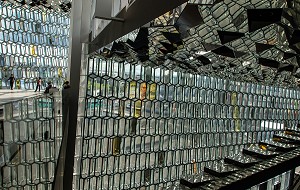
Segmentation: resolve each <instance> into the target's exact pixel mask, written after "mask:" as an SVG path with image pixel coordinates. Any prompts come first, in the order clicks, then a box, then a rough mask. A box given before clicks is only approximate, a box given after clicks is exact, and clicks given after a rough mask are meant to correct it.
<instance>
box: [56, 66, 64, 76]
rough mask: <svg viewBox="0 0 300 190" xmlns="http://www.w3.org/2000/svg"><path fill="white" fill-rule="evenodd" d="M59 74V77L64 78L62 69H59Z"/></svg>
mask: <svg viewBox="0 0 300 190" xmlns="http://www.w3.org/2000/svg"><path fill="white" fill-rule="evenodd" d="M57 72H58V77H62V75H63V74H62V68H58V71H57Z"/></svg>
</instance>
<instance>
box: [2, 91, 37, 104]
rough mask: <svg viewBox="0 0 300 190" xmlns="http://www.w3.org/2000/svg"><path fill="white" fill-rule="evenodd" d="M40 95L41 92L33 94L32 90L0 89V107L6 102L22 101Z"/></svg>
mask: <svg viewBox="0 0 300 190" xmlns="http://www.w3.org/2000/svg"><path fill="white" fill-rule="evenodd" d="M41 94H43V91H41V92H34V90H16V89H14V90H9V89H0V105H1V104H6V103H8V102H13V101H17V100H22V99H24V98H28V97H34V96H39V95H41Z"/></svg>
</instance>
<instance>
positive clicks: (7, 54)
mask: <svg viewBox="0 0 300 190" xmlns="http://www.w3.org/2000/svg"><path fill="white" fill-rule="evenodd" d="M0 15H1V24H0V27H1V31H0V46H1V47H0V78H1V81H0V88H7V86H8V85H9V82H8V78H9V77H10V75H11V74H14V76H15V78H16V80H15V87H16V88H17V89H34V88H35V84H36V78H38V77H41V78H42V80H43V83H42V85H43V86H46V84H47V82H49V81H50V82H52V83H53V85H54V86H58V87H60V86H61V85H62V83H63V81H64V80H65V78H66V76H67V66H68V47H69V27H70V26H69V25H70V19H69V15H68V14H67V13H56V12H53V11H50V10H48V11H46V10H41V9H35V8H26V7H21V6H15V5H12V4H10V3H4V2H1V4H0Z"/></svg>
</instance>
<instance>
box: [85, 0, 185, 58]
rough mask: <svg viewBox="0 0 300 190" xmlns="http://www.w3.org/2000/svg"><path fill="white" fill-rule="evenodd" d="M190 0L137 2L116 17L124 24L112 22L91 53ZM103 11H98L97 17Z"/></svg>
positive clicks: (102, 32)
mask: <svg viewBox="0 0 300 190" xmlns="http://www.w3.org/2000/svg"><path fill="white" fill-rule="evenodd" d="M187 1H188V0H163V1H162V0H135V1H134V2H133V3H132V4H131V5H130V6H129V7H128V9H126V7H125V8H124V9H122V10H121V11H120V13H119V14H117V15H116V16H115V17H116V18H118V19H122V20H124V22H119V21H111V22H110V23H109V24H108V25H107V26H106V27H105V28H104V29H103V30H102V31H101V32H100V34H98V35H97V37H96V38H94V39H93V41H92V42H91V43H90V46H89V53H93V52H94V51H96V50H98V49H100V48H101V47H103V46H105V45H107V44H109V43H111V42H113V41H114V40H116V39H118V38H120V37H122V36H124V35H125V34H128V33H129V32H131V31H133V30H135V29H137V28H139V27H141V26H143V25H145V24H147V23H148V22H150V21H151V20H153V19H155V18H157V17H159V16H160V15H162V14H164V13H166V12H167V11H170V10H172V9H174V8H176V7H178V6H179V5H181V4H183V3H186V2H187ZM99 11H101V9H96V12H95V15H100V13H98V12H99Z"/></svg>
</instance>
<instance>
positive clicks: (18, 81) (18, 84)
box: [16, 79, 21, 89]
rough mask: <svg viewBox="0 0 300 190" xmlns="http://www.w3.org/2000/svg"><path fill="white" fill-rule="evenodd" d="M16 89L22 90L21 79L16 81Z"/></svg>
mask: <svg viewBox="0 0 300 190" xmlns="http://www.w3.org/2000/svg"><path fill="white" fill-rule="evenodd" d="M16 87H17V89H21V82H20V80H19V79H18V80H16Z"/></svg>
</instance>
